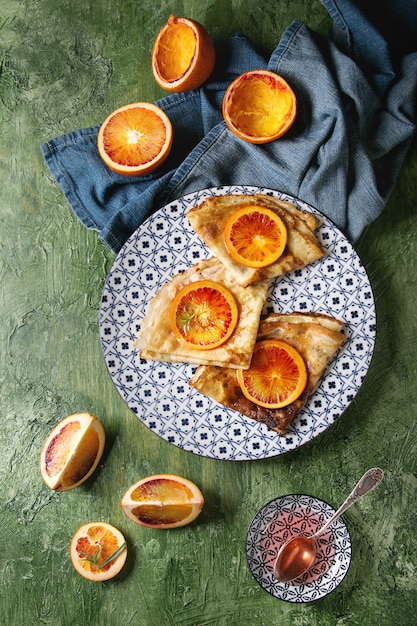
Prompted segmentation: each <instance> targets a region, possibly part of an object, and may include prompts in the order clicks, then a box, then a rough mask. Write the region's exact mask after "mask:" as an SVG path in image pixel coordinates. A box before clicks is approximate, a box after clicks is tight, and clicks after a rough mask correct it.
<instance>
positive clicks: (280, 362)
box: [237, 339, 307, 409]
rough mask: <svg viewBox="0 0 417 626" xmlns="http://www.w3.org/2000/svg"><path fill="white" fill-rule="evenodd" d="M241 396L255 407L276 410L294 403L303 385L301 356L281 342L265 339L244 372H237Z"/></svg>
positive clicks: (303, 365) (305, 371)
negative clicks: (255, 405)
mask: <svg viewBox="0 0 417 626" xmlns="http://www.w3.org/2000/svg"><path fill="white" fill-rule="evenodd" d="M237 378H238V382H239V385H240V388H241V389H242V393H243V395H244V396H245V397H246V398H248V400H251V401H252V402H254V403H255V404H258V405H259V406H263V407H265V408H268V409H280V408H282V407H285V406H288V405H289V404H291V403H292V402H294V401H295V400H296V399H297V398H298V397H299V396H300V395H301V394H302V393H303V391H304V389H305V386H306V384H307V368H306V365H305V363H304V359H303V357H302V356H301V354H300V353H299V352H298V350H296V349H295V348H293V346H290V344H288V343H287V342H285V341H282V340H279V339H265V340H264V341H259V342H258V343H257V344H256V345H255V348H254V351H253V355H252V360H251V364H250V367H249V369H248V370H238V371H237Z"/></svg>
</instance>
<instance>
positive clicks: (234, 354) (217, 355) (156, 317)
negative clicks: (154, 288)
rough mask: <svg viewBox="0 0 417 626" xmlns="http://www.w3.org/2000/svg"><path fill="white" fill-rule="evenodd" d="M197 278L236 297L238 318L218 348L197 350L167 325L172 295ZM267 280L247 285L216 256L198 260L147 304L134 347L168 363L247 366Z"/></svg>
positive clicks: (245, 367)
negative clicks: (229, 334) (178, 336)
mask: <svg viewBox="0 0 417 626" xmlns="http://www.w3.org/2000/svg"><path fill="white" fill-rule="evenodd" d="M199 280H212V281H214V282H217V283H220V284H222V285H223V286H224V287H226V288H227V289H228V290H229V291H230V292H231V293H232V295H233V296H234V297H235V299H236V301H237V304H238V309H239V319H238V322H237V326H236V328H235V330H234V332H233V334H232V335H231V337H229V339H228V340H227V341H226V342H225V343H224V344H222V345H221V346H219V347H217V348H213V349H211V350H198V349H196V348H193V347H192V346H191V347H190V346H187V345H183V344H182V343H180V342H179V341H178V340H177V339H176V338H175V336H174V334H173V332H172V331H171V328H170V324H169V311H170V307H171V303H172V301H173V299H174V297H175V295H176V294H177V293H178V292H179V291H180V289H182V288H183V287H184V286H185V285H188V284H189V283H192V282H196V281H199ZM269 284H270V281H268V280H263V281H259V282H257V283H254V284H253V285H250V286H248V287H246V288H244V287H242V286H241V285H239V284H238V283H236V282H235V280H234V279H233V278H232V277H231V276H230V273H229V272H228V270H227V269H226V268H225V267H224V265H223V264H222V263H221V262H220V261H219V260H218V259H216V258H214V257H212V258H210V259H207V260H203V261H200V262H199V263H196V264H195V265H194V266H192V267H190V268H188V269H187V270H185V271H184V272H182V273H180V274H177V275H175V276H174V277H173V278H172V280H171V281H169V282H168V283H165V284H164V285H163V286H162V287H161V289H160V290H159V292H158V293H157V294H156V296H155V297H154V298H153V299H152V300H151V302H150V303H149V307H148V310H147V312H146V315H145V317H144V319H143V320H142V322H141V325H140V330H139V334H138V337H137V339H136V341H135V348H136V349H137V350H138V351H139V356H140V358H141V359H151V360H154V361H163V362H167V363H180V362H181V363H194V364H203V365H215V366H219V367H230V368H233V369H237V368H242V369H247V368H248V367H249V364H250V361H251V358H252V352H253V347H254V345H255V342H256V336H257V332H258V327H259V320H260V317H261V313H262V308H263V306H264V303H265V300H266V296H267V291H268V287H269Z"/></svg>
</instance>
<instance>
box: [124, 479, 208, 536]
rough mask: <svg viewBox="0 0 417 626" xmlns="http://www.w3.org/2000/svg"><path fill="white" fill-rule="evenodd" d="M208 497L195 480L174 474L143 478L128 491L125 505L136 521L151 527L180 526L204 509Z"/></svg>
mask: <svg viewBox="0 0 417 626" xmlns="http://www.w3.org/2000/svg"><path fill="white" fill-rule="evenodd" d="M203 505H204V497H203V494H202V493H201V491H200V489H199V488H198V487H197V485H195V484H194V483H193V482H191V481H190V480H188V479H187V478H182V477H181V476H175V475H174V474H156V475H154V476H148V477H147V478H143V479H142V480H139V481H138V482H137V483H135V484H134V485H132V486H131V487H129V489H128V490H127V491H126V493H125V494H124V496H123V498H122V501H121V507H122V510H123V512H124V513H125V515H126V516H127V517H128V518H129V519H131V520H132V521H133V522H135V523H136V524H140V525H141V526H147V527H148V528H157V529H166V528H179V527H180V526H185V525H186V524H190V523H191V522H193V521H194V520H195V519H196V518H197V517H198V516H199V515H200V513H201V510H202V508H203Z"/></svg>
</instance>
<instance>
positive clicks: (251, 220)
mask: <svg viewBox="0 0 417 626" xmlns="http://www.w3.org/2000/svg"><path fill="white" fill-rule="evenodd" d="M224 243H225V246H226V248H227V250H228V251H229V254H230V256H231V257H232V258H233V259H234V260H235V261H237V262H238V263H241V264H242V265H245V266H248V267H266V266H267V265H271V263H274V262H275V261H277V260H278V259H279V257H280V256H281V255H282V253H283V252H284V249H285V246H286V244H287V228H286V226H285V224H284V222H283V220H282V219H281V218H280V217H279V215H277V213H275V212H274V211H272V210H271V209H267V208H265V207H261V206H256V205H249V206H245V207H242V208H241V209H239V210H238V211H236V213H233V214H232V215H231V216H230V218H229V219H228V220H227V223H226V226H225V229H224Z"/></svg>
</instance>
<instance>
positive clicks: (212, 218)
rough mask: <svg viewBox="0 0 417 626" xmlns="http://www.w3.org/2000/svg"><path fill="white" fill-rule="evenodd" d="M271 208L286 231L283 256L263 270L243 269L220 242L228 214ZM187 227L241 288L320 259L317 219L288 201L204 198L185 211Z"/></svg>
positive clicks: (257, 196)
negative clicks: (193, 231) (245, 209)
mask: <svg viewBox="0 0 417 626" xmlns="http://www.w3.org/2000/svg"><path fill="white" fill-rule="evenodd" d="M253 205H257V206H261V207H265V208H268V209H271V210H272V211H274V212H275V213H277V215H278V216H279V217H280V218H281V219H282V220H283V222H284V224H285V226H286V228H287V237H288V238H287V245H286V247H285V250H284V252H283V254H282V255H281V256H280V257H279V259H277V261H275V262H274V263H271V264H270V265H267V266H266V267H259V268H253V267H247V266H245V265H242V264H241V263H239V262H238V261H235V260H234V259H233V258H232V257H231V256H230V254H229V252H228V250H227V248H226V245H225V243H224V237H223V231H224V228H225V226H226V223H227V221H228V219H229V217H230V216H231V215H233V213H235V212H236V211H237V210H238V209H240V208H241V207H245V206H253ZM187 217H188V219H189V221H190V224H191V226H192V227H193V229H194V230H195V231H196V232H197V234H198V235H199V236H200V238H201V239H202V241H204V243H205V244H206V245H207V246H208V247H209V248H210V250H211V252H212V254H214V255H215V256H216V257H217V258H218V259H219V260H220V261H221V262H222V263H223V265H224V266H225V267H227V269H228V270H229V272H230V274H231V275H232V276H233V277H234V279H235V280H236V281H237V282H238V283H239V284H240V285H242V286H243V287H246V286H247V285H250V284H252V283H254V282H255V281H258V280H264V279H267V278H269V279H271V278H275V277H276V276H281V275H282V274H286V273H287V272H289V271H291V270H295V269H298V268H301V267H304V266H306V265H308V264H310V263H314V262H316V261H318V260H319V259H321V258H322V257H323V256H324V252H323V250H322V249H321V247H320V244H319V242H318V240H317V237H316V235H315V233H314V230H315V229H316V228H317V226H318V220H317V218H316V216H315V215H313V213H311V212H307V211H301V210H300V209H298V208H297V207H296V206H295V205H294V204H292V203H291V202H285V201H283V200H279V199H278V198H276V197H274V196H269V195H267V194H254V195H241V194H236V195H225V196H215V197H210V198H207V200H205V201H204V202H203V203H202V204H200V205H198V206H196V207H193V208H192V209H190V210H189V211H188V212H187Z"/></svg>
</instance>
